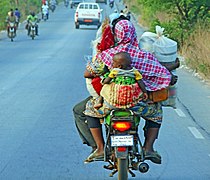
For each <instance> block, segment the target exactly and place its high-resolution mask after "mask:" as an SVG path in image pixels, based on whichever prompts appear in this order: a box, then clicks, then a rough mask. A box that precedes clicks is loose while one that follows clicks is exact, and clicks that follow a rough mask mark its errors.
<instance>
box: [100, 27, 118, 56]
mask: <svg viewBox="0 0 210 180" xmlns="http://www.w3.org/2000/svg"><path fill="white" fill-rule="evenodd" d="M113 46H114V36H113V34H112V30H111V27H110V26H109V25H106V27H105V29H104V31H103V33H102V37H101V42H100V43H99V44H98V45H97V49H98V50H99V51H100V52H101V51H104V50H106V49H109V48H111V47H113Z"/></svg>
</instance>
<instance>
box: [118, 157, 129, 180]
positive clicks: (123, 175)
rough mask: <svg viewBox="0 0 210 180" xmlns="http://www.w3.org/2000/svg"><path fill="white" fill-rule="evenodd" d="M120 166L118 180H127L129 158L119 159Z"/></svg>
mask: <svg viewBox="0 0 210 180" xmlns="http://www.w3.org/2000/svg"><path fill="white" fill-rule="evenodd" d="M117 164H118V165H117V166H118V168H117V169H118V180H127V179H128V158H126V159H121V158H118V159H117Z"/></svg>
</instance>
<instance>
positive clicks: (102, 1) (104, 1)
mask: <svg viewBox="0 0 210 180" xmlns="http://www.w3.org/2000/svg"><path fill="white" fill-rule="evenodd" d="M96 3H105V4H107V0H96Z"/></svg>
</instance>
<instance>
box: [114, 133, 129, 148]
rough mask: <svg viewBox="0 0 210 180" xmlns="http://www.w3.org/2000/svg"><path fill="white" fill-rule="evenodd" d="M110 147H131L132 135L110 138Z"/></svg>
mask: <svg viewBox="0 0 210 180" xmlns="http://www.w3.org/2000/svg"><path fill="white" fill-rule="evenodd" d="M111 146H112V147H115V146H133V135H122V136H121V135H115V136H111Z"/></svg>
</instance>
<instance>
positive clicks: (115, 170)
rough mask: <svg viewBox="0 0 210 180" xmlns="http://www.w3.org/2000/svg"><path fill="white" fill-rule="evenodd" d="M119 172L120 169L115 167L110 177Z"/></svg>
mask: <svg viewBox="0 0 210 180" xmlns="http://www.w3.org/2000/svg"><path fill="white" fill-rule="evenodd" d="M117 172H118V170H117V169H114V170H113V171H112V173H111V174H110V175H109V177H113V175H114V174H116V173H117Z"/></svg>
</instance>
